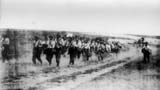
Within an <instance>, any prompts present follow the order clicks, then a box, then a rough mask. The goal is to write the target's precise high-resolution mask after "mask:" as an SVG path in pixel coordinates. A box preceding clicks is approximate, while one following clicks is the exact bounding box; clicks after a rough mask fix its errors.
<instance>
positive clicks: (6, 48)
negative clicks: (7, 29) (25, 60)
mask: <svg viewBox="0 0 160 90" xmlns="http://www.w3.org/2000/svg"><path fill="white" fill-rule="evenodd" d="M1 43H2V59H3V62H5V60H9V45H10V40H9V38H8V37H7V36H6V35H4V36H3V38H2V41H1Z"/></svg>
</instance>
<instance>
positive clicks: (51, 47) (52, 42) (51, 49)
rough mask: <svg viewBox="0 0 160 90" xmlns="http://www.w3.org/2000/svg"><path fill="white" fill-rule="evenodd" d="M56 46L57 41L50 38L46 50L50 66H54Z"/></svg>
mask: <svg viewBox="0 0 160 90" xmlns="http://www.w3.org/2000/svg"><path fill="white" fill-rule="evenodd" d="M55 45H56V42H55V40H53V37H52V36H49V37H48V40H47V48H46V49H45V54H46V59H47V61H48V62H49V65H51V64H52V58H53V55H54V53H55Z"/></svg>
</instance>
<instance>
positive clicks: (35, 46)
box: [32, 40, 42, 64]
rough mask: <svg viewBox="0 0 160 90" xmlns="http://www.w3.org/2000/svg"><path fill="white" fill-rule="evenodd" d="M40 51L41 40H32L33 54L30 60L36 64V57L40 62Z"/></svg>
mask: <svg viewBox="0 0 160 90" xmlns="http://www.w3.org/2000/svg"><path fill="white" fill-rule="evenodd" d="M41 53H42V45H41V41H40V40H35V41H34V42H33V56H32V61H33V63H34V64H36V59H38V60H39V62H40V63H41V64H42V60H41Z"/></svg>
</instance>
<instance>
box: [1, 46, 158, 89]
mask: <svg viewBox="0 0 160 90" xmlns="http://www.w3.org/2000/svg"><path fill="white" fill-rule="evenodd" d="M152 50H153V54H155V53H156V50H157V49H156V48H154V47H152ZM30 57H31V56H28V57H25V58H22V59H21V60H19V61H18V62H14V60H13V61H11V62H10V64H9V63H0V67H1V71H0V82H1V83H0V87H1V89H2V90H53V89H54V90H75V89H78V90H80V89H81V88H82V87H83V85H84V88H85V89H90V87H91V88H92V86H90V87H88V88H87V87H86V86H85V85H86V84H88V83H90V82H91V81H92V80H94V79H95V78H98V77H101V76H102V75H103V74H106V73H110V72H111V71H112V70H114V69H118V68H120V67H123V66H124V65H126V64H127V63H129V62H132V61H133V60H135V59H138V58H139V60H141V58H142V57H141V52H140V51H139V50H137V48H135V47H132V46H130V49H129V50H128V51H122V52H120V53H119V54H118V56H115V55H114V54H111V55H109V56H108V57H106V58H105V60H104V61H101V62H99V61H97V59H96V57H95V56H93V57H92V58H91V60H90V61H89V62H83V61H82V60H76V65H75V66H73V67H67V65H68V62H69V61H68V60H69V59H68V58H69V57H68V56H66V57H62V59H61V67H60V68H56V67H55V60H54V62H53V65H52V66H48V63H47V62H45V61H44V64H43V65H33V64H32V62H31V58H30ZM43 59H44V57H43ZM102 81H103V80H102ZM81 85H82V86H81ZM91 85H93V84H91ZM81 90H82V89H81ZM83 90H84V89H83ZM97 90H99V89H97ZM103 90H104V89H103Z"/></svg>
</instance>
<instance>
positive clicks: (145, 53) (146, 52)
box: [142, 42, 151, 63]
mask: <svg viewBox="0 0 160 90" xmlns="http://www.w3.org/2000/svg"><path fill="white" fill-rule="evenodd" d="M142 53H143V62H144V63H149V61H150V55H151V49H150V48H149V47H148V42H145V43H144V47H143V48H142Z"/></svg>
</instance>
